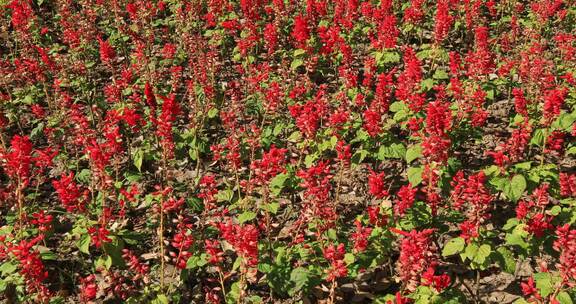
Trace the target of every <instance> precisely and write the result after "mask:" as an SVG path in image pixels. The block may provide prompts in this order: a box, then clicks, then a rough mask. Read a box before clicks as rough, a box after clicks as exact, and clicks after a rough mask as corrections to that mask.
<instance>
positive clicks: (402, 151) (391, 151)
mask: <svg viewBox="0 0 576 304" xmlns="http://www.w3.org/2000/svg"><path fill="white" fill-rule="evenodd" d="M405 155H406V147H404V145H403V144H400V143H393V144H391V145H390V146H380V149H379V150H378V159H379V160H384V159H387V158H403V157H404V156H405Z"/></svg>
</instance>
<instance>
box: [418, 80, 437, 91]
mask: <svg viewBox="0 0 576 304" xmlns="http://www.w3.org/2000/svg"><path fill="white" fill-rule="evenodd" d="M420 86H421V87H422V90H423V91H430V90H431V89H432V88H433V87H434V79H432V78H426V79H424V80H422V82H421V84H420Z"/></svg>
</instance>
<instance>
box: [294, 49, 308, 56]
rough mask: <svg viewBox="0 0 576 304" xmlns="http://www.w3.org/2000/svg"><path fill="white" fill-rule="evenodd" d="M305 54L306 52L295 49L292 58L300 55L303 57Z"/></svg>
mask: <svg viewBox="0 0 576 304" xmlns="http://www.w3.org/2000/svg"><path fill="white" fill-rule="evenodd" d="M304 54H306V50H304V49H295V50H294V57H298V56H300V55H304Z"/></svg>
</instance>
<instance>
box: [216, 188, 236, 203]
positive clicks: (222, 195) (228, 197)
mask: <svg viewBox="0 0 576 304" xmlns="http://www.w3.org/2000/svg"><path fill="white" fill-rule="evenodd" d="M215 197H216V200H217V201H218V202H231V201H232V198H233V197H234V191H232V190H231V189H225V190H220V191H218V193H216V196H215Z"/></svg>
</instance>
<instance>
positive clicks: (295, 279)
mask: <svg viewBox="0 0 576 304" xmlns="http://www.w3.org/2000/svg"><path fill="white" fill-rule="evenodd" d="M309 280H310V272H309V271H308V269H306V268H304V267H298V268H295V269H294V270H292V272H291V273H290V281H291V282H292V283H294V287H292V288H291V289H290V290H289V294H291V295H294V294H296V293H297V292H298V291H300V290H302V288H303V287H304V286H306V285H307V284H308V281H309Z"/></svg>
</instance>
